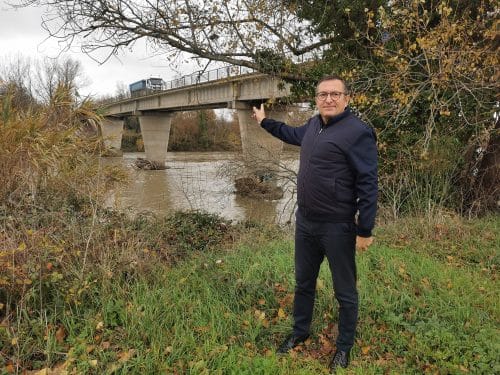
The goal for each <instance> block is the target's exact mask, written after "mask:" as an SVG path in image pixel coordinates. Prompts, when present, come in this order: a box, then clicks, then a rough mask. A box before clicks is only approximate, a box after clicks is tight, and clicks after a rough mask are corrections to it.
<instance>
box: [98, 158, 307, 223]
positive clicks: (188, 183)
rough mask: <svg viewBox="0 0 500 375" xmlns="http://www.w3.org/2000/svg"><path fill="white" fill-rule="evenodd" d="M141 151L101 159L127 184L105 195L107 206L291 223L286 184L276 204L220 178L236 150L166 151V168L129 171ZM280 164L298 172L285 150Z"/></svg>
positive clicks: (129, 210)
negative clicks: (117, 168) (120, 169)
mask: <svg viewBox="0 0 500 375" xmlns="http://www.w3.org/2000/svg"><path fill="white" fill-rule="evenodd" d="M138 157H142V158H144V157H145V155H144V153H124V155H123V157H116V158H101V162H102V164H103V165H122V166H124V167H125V168H126V169H127V170H128V171H129V173H130V178H129V180H128V181H127V182H126V183H124V184H122V185H121V186H119V187H118V188H116V189H114V190H113V191H110V192H109V195H108V199H107V205H108V206H109V207H113V208H116V209H118V210H121V211H125V212H127V213H129V214H131V215H134V214H138V213H141V212H153V213H155V214H160V215H161V214H168V213H169V212H172V211H175V210H202V211H206V212H210V213H215V214H218V215H221V216H223V217H225V218H227V219H230V220H234V221H241V220H245V219H251V220H257V221H260V222H275V223H279V224H285V223H287V222H288V221H290V220H291V221H292V222H293V210H294V203H295V196H294V194H293V190H294V186H293V184H292V183H290V182H279V184H280V186H282V187H283V189H284V195H283V198H281V199H279V200H274V201H268V200H264V199H252V198H248V197H241V196H238V195H237V194H235V187H234V181H233V179H232V178H231V177H229V176H227V175H225V174H221V170H224V169H225V168H226V167H227V165H228V164H231V163H234V161H237V160H239V158H240V156H239V154H238V153H234V152H169V153H168V155H167V161H166V165H167V167H168V168H167V169H165V170H158V171H150V170H140V169H135V168H134V167H133V163H134V160H135V159H136V158H138ZM282 161H283V162H284V163H285V164H286V165H287V167H289V168H291V169H293V170H295V171H297V169H298V160H297V154H296V153H293V152H286V153H284V155H283V157H282Z"/></svg>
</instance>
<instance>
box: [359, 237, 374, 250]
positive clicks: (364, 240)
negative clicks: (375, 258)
mask: <svg viewBox="0 0 500 375" xmlns="http://www.w3.org/2000/svg"><path fill="white" fill-rule="evenodd" d="M372 243H373V237H360V236H356V250H358V251H365V250H366V249H368V248H369V247H370V245H371V244H372Z"/></svg>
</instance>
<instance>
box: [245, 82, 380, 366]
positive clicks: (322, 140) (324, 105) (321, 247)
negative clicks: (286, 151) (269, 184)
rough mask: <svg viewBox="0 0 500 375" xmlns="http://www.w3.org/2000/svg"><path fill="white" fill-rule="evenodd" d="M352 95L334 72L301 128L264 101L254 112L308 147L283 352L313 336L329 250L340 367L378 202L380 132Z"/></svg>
mask: <svg viewBox="0 0 500 375" xmlns="http://www.w3.org/2000/svg"><path fill="white" fill-rule="evenodd" d="M349 100H350V93H349V88H348V87H347V85H346V83H345V81H344V80H343V79H342V78H340V77H339V76H328V77H325V78H323V79H321V80H320V81H319V82H318V85H317V87H316V106H317V108H318V110H319V115H317V116H314V117H312V118H311V119H309V121H308V122H307V123H306V124H305V125H303V126H301V127H297V128H294V127H291V126H288V125H286V124H284V123H282V122H279V121H275V120H272V119H268V118H266V114H265V110H264V106H263V105H261V106H260V108H256V107H253V116H254V117H255V119H256V120H257V122H258V123H259V124H260V125H261V126H262V127H263V128H264V129H266V130H267V131H268V132H269V133H271V134H272V135H273V136H275V137H277V138H279V139H281V140H282V141H284V142H287V143H290V144H293V145H298V146H301V150H300V167H299V174H298V178H297V203H298V210H297V214H296V216H297V220H296V230H295V282H296V287H295V297H294V305H293V317H294V325H293V331H292V333H291V334H290V335H289V336H288V337H287V338H286V340H285V341H284V342H283V343H282V344H281V346H280V347H279V348H278V353H286V352H288V351H289V350H291V349H293V348H294V347H295V346H297V345H298V344H300V343H301V342H303V341H305V340H306V339H307V338H308V337H309V332H310V325H311V320H312V313H313V306H314V298H315V293H316V279H317V277H318V272H319V269H320V265H321V263H322V261H323V259H324V257H325V256H326V258H327V259H328V263H329V266H330V271H331V273H332V278H333V286H334V291H335V297H336V299H337V301H338V303H339V323H338V331H339V334H338V337H337V340H336V351H335V354H334V356H333V358H332V360H331V363H330V368H331V369H332V370H335V369H337V368H339V367H342V368H345V367H347V366H348V363H349V353H350V350H351V348H352V346H353V344H354V335H355V330H356V323H357V319H358V292H357V289H356V263H355V251H356V248H357V249H358V250H360V251H363V250H366V249H367V248H368V247H369V246H370V245H371V243H372V242H373V238H372V229H373V227H374V222H375V214H376V209H377V192H378V187H377V149H376V137H375V132H374V131H373V129H372V128H370V127H369V126H367V125H366V124H365V123H363V122H362V121H361V120H360V119H359V118H358V117H356V116H355V115H354V114H353V113H352V112H351V111H350V109H349V107H348V104H349ZM356 213H358V216H357V221H356V220H355V215H356Z"/></svg>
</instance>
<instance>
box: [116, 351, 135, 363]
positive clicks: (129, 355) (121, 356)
mask: <svg viewBox="0 0 500 375" xmlns="http://www.w3.org/2000/svg"><path fill="white" fill-rule="evenodd" d="M134 354H135V349H129V350H127V351H126V352H121V353H119V354H118V362H121V363H124V362H127V361H128V360H129V359H130V358H132V357H133V356H134Z"/></svg>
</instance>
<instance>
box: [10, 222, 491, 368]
mask: <svg viewBox="0 0 500 375" xmlns="http://www.w3.org/2000/svg"><path fill="white" fill-rule="evenodd" d="M103 217H106V216H103ZM107 218H108V219H107V221H106V222H104V223H103V222H101V223H100V224H99V227H98V228H97V227H95V228H94V230H95V232H94V234H93V242H94V241H95V242H94V245H93V247H91V248H90V249H88V251H87V253H86V254H85V253H84V250H85V248H84V247H81V246H83V245H84V243H85V242H81V243H80V244H79V245H77V244H76V243H73V244H71V243H67V244H66V246H67V249H66V252H67V253H70V254H73V255H72V257H71V258H68V257H62V256H61V253H60V252H58V251H57V249H56V248H55V246H56V244H55V242H54V243H52V245H51V246H52V247H51V246H49V245H50V244H49V243H47V242H43V241H42V237H40V236H42V233H39V232H38V231H32V232H28V233H26V236H30V237H31V238H32V242H29V241H28V240H26V241H24V246H23V245H22V244H19V245H18V246H17V247H16V251H19V252H22V251H26V250H29V249H30V244H32V243H37V244H40V245H39V248H40V249H43V250H44V252H45V254H47V253H50V250H53V254H52V255H53V258H50V259H44V258H43V257H42V254H41V251H40V252H39V253H38V258H37V260H38V261H43V264H42V265H43V267H41V269H40V270H38V275H42V276H40V277H38V276H37V274H36V273H35V275H31V277H32V279H30V280H31V283H32V284H26V285H25V288H27V289H29V290H27V292H26V293H25V294H24V295H23V296H22V298H20V299H19V300H16V301H15V303H14V301H13V300H12V299H11V300H10V304H9V305H8V306H7V305H5V303H4V305H3V306H2V310H1V311H2V316H3V322H2V325H1V326H0V340H1V343H2V345H1V346H2V350H1V352H0V353H1V356H2V357H1V359H2V361H3V365H2V367H1V368H2V372H3V373H16V372H17V373H22V372H23V371H25V370H26V371H34V372H33V373H37V372H36V371H39V370H45V369H47V372H46V373H57V374H63V373H68V374H71V373H78V374H80V373H85V374H103V373H132V374H156V373H168V374H184V373H191V374H208V373H234V374H295V373H301V374H321V373H325V374H326V373H327V370H326V368H327V367H326V366H327V363H328V360H329V356H330V355H331V353H332V350H333V343H334V337H335V328H334V325H332V323H336V321H337V315H336V313H334V311H335V310H336V309H332V305H333V302H332V297H331V282H330V280H329V273H328V269H327V266H326V264H324V265H323V266H322V270H321V273H320V281H319V283H318V296H317V307H316V311H315V318H314V324H313V327H314V328H313V333H312V338H311V339H310V340H309V341H308V342H307V343H306V345H305V346H304V347H302V348H300V350H298V351H297V352H293V353H292V354H291V355H290V356H285V357H278V356H276V354H275V348H276V345H277V344H278V343H279V342H280V340H282V339H283V337H284V336H285V335H286V334H287V332H288V331H289V328H290V325H291V316H290V314H291V306H292V305H291V304H292V295H293V241H292V239H291V235H290V234H289V233H286V232H283V231H281V230H279V229H278V228H276V227H273V226H269V225H266V226H263V225H260V224H256V223H251V222H245V223H240V224H238V225H231V224H230V223H228V222H225V221H224V220H222V219H220V218H218V217H216V216H214V215H206V214H201V213H191V214H189V213H188V214H186V213H178V214H176V215H173V216H171V217H168V218H162V219H160V218H155V217H152V216H143V217H138V218H136V219H133V220H132V219H126V218H124V217H120V216H116V217H115V216H113V215H112V214H111V213H110V214H109V215H108V216H107ZM101 219H102V217H101ZM80 224H81V230H82V234H84V233H87V234H88V232H87V230H89V229H90V228H91V222H87V221H85V220H84V221H83V222H82V223H80ZM87 224H88V226H87ZM499 229H500V220H499V218H498V217H497V216H493V217H488V218H483V219H476V220H472V221H465V220H463V219H460V218H459V217H456V216H449V215H448V216H441V217H436V218H432V219H429V218H426V219H424V218H422V219H404V220H399V221H398V222H394V223H388V224H384V225H382V226H380V227H379V228H378V229H377V232H376V237H377V241H376V243H375V245H374V246H373V247H372V248H370V250H369V251H368V252H365V253H363V254H360V255H359V256H358V260H357V261H358V274H359V288H360V301H361V308H360V324H359V330H358V331H359V333H358V337H357V342H356V347H355V349H354V352H353V361H352V367H351V368H352V372H355V373H362V374H372V373H373V374H375V373H385V372H392V373H426V372H429V373H453V374H455V373H474V374H491V373H496V372H498V371H499V370H500V367H499V366H500V364H499V363H498V360H497V353H498V340H497V339H496V337H497V335H498V324H499V317H500V311H499V306H498V304H497V303H495V302H494V301H497V300H498V290H500V288H499V285H498V280H497V277H496V272H497V268H498V248H499V244H500V238H499V235H498V233H500V230H499ZM66 234H68V236H69V232H68V233H66ZM58 235H61V234H58ZM71 235H72V236H75V235H76V233H72V234H71ZM26 238H28V237H26ZM44 238H46V240H45V241H47V240H48V239H49V238H55V234H53V235H52V236H46V237H44ZM68 238H69V237H68ZM83 238H85V236H83ZM59 245H60V246H63V243H59ZM2 255H4V252H2ZM2 259H4V258H2ZM82 267H83V268H82ZM84 271H85V272H84ZM37 277H38V278H37ZM34 284H36V285H34ZM3 296H4V297H5V294H3ZM6 312H8V314H5V313H6ZM48 369H50V370H48ZM41 373H43V372H41Z"/></svg>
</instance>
